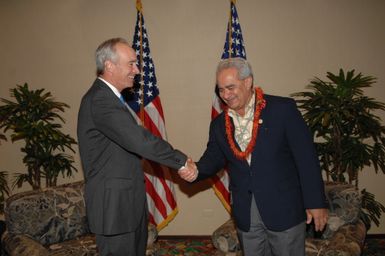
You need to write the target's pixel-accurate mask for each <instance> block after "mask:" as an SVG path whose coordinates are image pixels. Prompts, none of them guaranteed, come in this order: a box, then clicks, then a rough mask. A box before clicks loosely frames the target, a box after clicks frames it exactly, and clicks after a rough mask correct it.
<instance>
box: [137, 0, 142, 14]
mask: <svg viewBox="0 0 385 256" xmlns="http://www.w3.org/2000/svg"><path fill="white" fill-rule="evenodd" d="M136 10H138V12H142V1H141V0H136Z"/></svg>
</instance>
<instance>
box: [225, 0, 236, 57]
mask: <svg viewBox="0 0 385 256" xmlns="http://www.w3.org/2000/svg"><path fill="white" fill-rule="evenodd" d="M236 1H237V0H230V5H231V6H232V5H235V2H236ZM231 12H232V8H230V15H229V24H228V26H227V27H228V33H229V49H228V52H229V59H231V49H232V47H233V46H232V43H233V42H232V36H233V32H232V30H231V29H232V27H233V19H232V15H231Z"/></svg>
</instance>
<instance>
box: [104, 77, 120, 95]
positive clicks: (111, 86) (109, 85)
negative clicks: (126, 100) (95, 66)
mask: <svg viewBox="0 0 385 256" xmlns="http://www.w3.org/2000/svg"><path fill="white" fill-rule="evenodd" d="M98 79H100V80H102V81H103V82H104V83H105V84H106V85H107V86H108V87H110V89H111V90H112V91H113V92H114V94H115V95H116V97H118V98H119V99H120V96H121V95H122V94H121V93H120V92H119V91H118V89H116V88H115V86H113V85H112V84H110V83H109V82H107V81H106V80H104V79H103V78H101V77H100V76H99V77H98Z"/></svg>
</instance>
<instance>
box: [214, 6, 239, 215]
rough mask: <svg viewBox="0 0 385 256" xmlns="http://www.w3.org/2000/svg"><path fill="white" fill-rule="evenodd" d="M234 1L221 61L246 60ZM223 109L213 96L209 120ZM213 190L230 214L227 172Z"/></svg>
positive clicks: (215, 182) (218, 180) (216, 182)
mask: <svg viewBox="0 0 385 256" xmlns="http://www.w3.org/2000/svg"><path fill="white" fill-rule="evenodd" d="M235 2H236V1H235V0H231V2H230V17H229V21H228V24H227V33H226V40H225V45H224V47H223V53H222V59H228V58H234V57H242V58H244V59H246V51H245V45H244V42H243V37H242V30H241V24H240V23H239V18H238V13H237V8H236V7H235ZM222 109H223V105H222V102H221V100H220V99H219V98H218V96H217V95H216V94H214V99H213V105H212V108H211V119H214V118H215V117H216V116H218V115H219V114H220V113H221V112H222ZM212 182H213V188H214V191H215V193H216V194H217V196H218V197H219V199H220V200H221V202H222V204H223V205H224V207H225V208H226V210H227V211H229V212H230V210H231V209H230V192H229V175H228V173H227V170H226V169H224V170H223V171H221V172H219V173H218V174H217V176H214V178H212Z"/></svg>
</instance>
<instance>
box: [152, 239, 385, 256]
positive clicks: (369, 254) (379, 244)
mask: <svg viewBox="0 0 385 256" xmlns="http://www.w3.org/2000/svg"><path fill="white" fill-rule="evenodd" d="M158 243H159V245H160V248H161V249H160V253H159V255H160V256H175V255H181V256H209V255H210V256H212V255H214V254H215V251H216V250H215V248H214V246H213V245H212V243H211V240H210V239H170V240H163V239H160V240H159V241H158ZM362 256H385V239H368V240H367V241H366V242H365V248H364V253H363V254H362Z"/></svg>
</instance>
